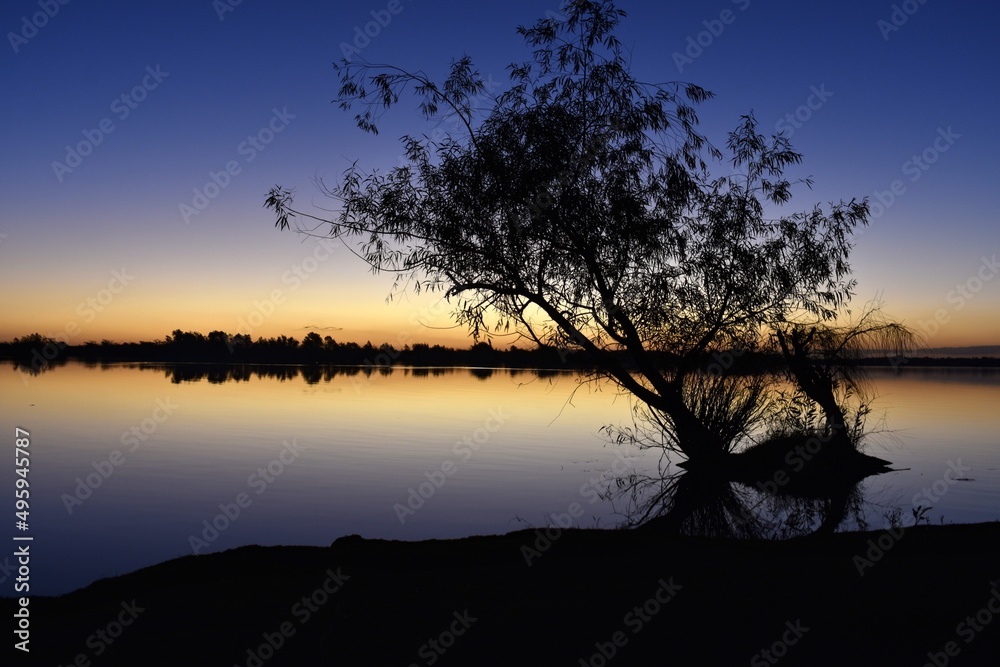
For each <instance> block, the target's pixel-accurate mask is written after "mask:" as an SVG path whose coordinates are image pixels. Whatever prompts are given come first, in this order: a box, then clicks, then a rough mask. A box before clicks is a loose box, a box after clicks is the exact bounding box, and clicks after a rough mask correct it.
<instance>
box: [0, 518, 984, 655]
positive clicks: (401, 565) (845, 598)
mask: <svg viewBox="0 0 1000 667" xmlns="http://www.w3.org/2000/svg"><path fill="white" fill-rule="evenodd" d="M544 535H545V531H544V530H541V531H536V530H525V531H519V532H515V533H510V534H507V535H502V536H490V537H470V538H465V539H459V540H427V541H422V542H390V541H383V540H368V539H362V538H360V537H357V536H352V537H345V538H341V539H339V540H337V541H336V542H334V544H333V545H332V546H331V547H259V546H248V547H242V548H239V549H232V550H230V551H226V552H222V553H216V554H209V555H202V556H187V557H183V558H178V559H175V560H172V561H168V562H165V563H161V564H159V565H155V566H152V567H148V568H144V569H142V570H138V571H136V572H133V573H130V574H126V575H122V576H118V577H114V578H111V579H104V580H101V581H98V582H96V583H94V584H92V585H90V586H88V587H86V588H83V589H80V590H77V591H74V592H72V593H69V594H67V595H63V596H60V597H56V598H39V597H36V598H32V599H31V602H30V606H29V609H30V610H31V632H32V634H31V643H30V647H31V653H30V659H29V660H26V659H25V658H29V656H26V655H24V654H23V653H21V652H20V651H14V653H15V654H16V655H15V658H17V662H16V663H15V664H32V665H35V664H38V665H42V664H44V665H71V664H77V665H82V666H83V667H86V666H87V665H94V666H95V667H96V666H98V665H100V666H104V665H222V666H225V667H229V666H231V665H239V666H241V667H262V666H264V665H267V666H268V667H270V666H272V665H301V666H305V665H501V664H510V665H557V664H558V665H571V666H579V665H593V666H595V667H598V666H601V665H608V666H617V665H651V664H657V665H660V664H667V665H747V664H749V665H773V664H781V665H916V666H918V667H919V666H920V665H925V664H930V665H936V666H937V667H940V666H941V665H944V664H954V665H996V664H1000V663H998V657H1000V557H998V553H1000V523H987V524H971V525H954V526H918V527H913V528H907V529H905V530H902V532H900V530H897V531H896V532H895V533H894V534H893V533H889V532H886V531H881V532H869V533H840V534H835V535H826V536H811V537H806V538H799V539H795V540H790V541H786V542H764V541H734V540H728V539H708V538H691V537H670V536H665V535H662V534H660V533H658V532H656V531H655V530H641V529H640V530H629V531H625V530H614V531H602V530H568V531H562V530H557V529H555V528H552V529H549V535H548V538H546V537H545V536H544ZM551 538H554V540H553V539H551ZM66 557H67V558H71V557H72V554H66ZM528 560H530V561H531V564H530V566H529V565H528V563H527V561H528ZM2 603H3V605H4V610H5V612H4V616H5V618H7V619H8V623H11V621H12V617H11V614H12V613H13V612H14V611H15V610H16V609H17V607H16V606H15V601H14V600H12V599H9V598H8V599H4V600H3V601H2ZM991 606H992V610H991V609H990V607H991ZM7 636H8V637H10V636H11V635H10V634H8V635H7ZM15 641H16V640H15ZM12 643H13V642H12ZM764 651H767V653H764ZM949 651H950V652H951V653H952V655H948V652H949ZM81 656H82V657H81ZM935 661H936V662H935ZM8 664H9V663H8Z"/></svg>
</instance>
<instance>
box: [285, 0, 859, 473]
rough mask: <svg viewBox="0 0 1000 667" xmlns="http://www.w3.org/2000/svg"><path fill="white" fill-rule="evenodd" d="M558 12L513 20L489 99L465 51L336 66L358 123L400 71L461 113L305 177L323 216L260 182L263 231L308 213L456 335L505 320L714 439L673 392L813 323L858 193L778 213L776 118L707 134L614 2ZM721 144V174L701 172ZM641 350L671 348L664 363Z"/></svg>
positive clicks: (786, 195) (692, 440) (847, 287)
mask: <svg viewBox="0 0 1000 667" xmlns="http://www.w3.org/2000/svg"><path fill="white" fill-rule="evenodd" d="M564 11H565V13H566V16H565V17H564V18H562V19H557V18H546V19H542V20H539V21H538V22H537V23H535V24H534V25H533V26H531V27H520V28H518V31H519V33H520V34H521V35H522V36H523V37H524V39H525V42H526V44H527V46H528V47H529V48H530V49H531V50H532V57H531V59H529V60H528V61H526V62H523V63H520V64H513V65H511V66H510V86H509V88H508V89H507V90H506V91H504V92H503V93H501V94H499V95H496V96H494V95H492V94H491V93H490V92H489V91H488V89H487V86H486V82H485V81H484V79H483V77H482V76H481V75H480V74H479V72H478V71H477V70H476V69H475V67H474V66H473V64H472V62H471V60H470V59H469V58H468V57H463V58H461V59H459V60H457V61H455V62H453V63H452V66H451V69H450V74H449V75H448V77H447V78H446V79H445V80H444V81H443V82H441V83H438V82H435V81H433V80H432V79H431V78H429V77H428V76H427V75H425V74H424V73H422V72H420V71H410V70H407V69H403V68H399V67H396V66H392V65H381V64H373V63H368V62H348V61H344V62H342V63H341V64H339V65H336V66H335V68H336V71H337V72H338V73H339V75H340V82H341V86H340V90H339V94H338V97H337V101H338V102H339V103H340V106H341V107H342V108H344V109H352V108H354V107H355V105H357V106H359V107H360V109H361V110H360V112H358V113H357V115H356V117H355V119H356V122H357V125H358V127H359V128H361V129H362V130H364V131H366V132H371V133H377V132H378V129H379V128H378V124H379V122H380V119H381V117H382V114H384V113H385V112H386V111H387V110H389V109H390V108H391V107H393V106H394V105H396V104H397V103H399V102H400V100H401V99H402V98H403V97H404V96H405V95H406V94H407V92H408V90H410V89H412V90H411V91H410V92H412V93H413V94H414V95H415V96H416V98H417V100H418V108H419V110H420V112H421V113H422V114H423V115H424V116H425V117H426V118H427V119H429V120H434V119H440V117H441V116H442V114H443V115H445V116H447V117H450V118H451V119H453V120H454V121H455V123H456V126H457V127H460V128H462V131H461V132H456V133H454V134H451V135H449V136H446V137H445V138H443V139H441V140H433V139H431V138H428V137H426V136H405V137H404V138H403V139H402V142H403V146H404V148H405V154H406V164H405V165H403V166H398V167H395V168H392V169H389V170H388V171H384V172H383V171H371V172H368V171H364V170H362V169H361V168H360V167H358V165H357V164H356V163H355V164H354V165H353V166H351V168H349V169H348V170H347V171H346V172H345V174H344V175H343V178H342V180H341V181H340V182H339V183H337V184H335V185H333V186H324V187H325V191H326V194H328V195H329V196H331V197H332V198H334V199H335V200H336V201H337V202H338V204H339V206H338V209H337V210H336V214H335V215H334V216H333V217H332V218H328V217H324V216H317V215H314V214H312V213H309V212H304V211H300V210H298V209H296V208H295V204H294V199H293V192H292V191H291V190H288V189H285V188H282V187H280V186H279V187H275V188H274V189H273V190H272V191H271V192H270V193H269V196H268V198H267V200H266V204H265V205H266V206H267V207H269V208H270V209H271V210H272V211H273V212H274V213H275V215H276V226H278V227H280V228H282V229H284V228H288V227H291V226H292V225H293V224H294V225H295V227H296V229H298V230H299V231H300V232H304V233H313V230H315V229H316V223H317V222H320V223H322V224H324V225H328V227H327V228H325V229H324V230H323V233H324V234H325V233H329V234H330V235H332V236H335V237H341V238H343V239H345V240H348V241H353V242H354V245H353V248H354V249H355V252H356V253H357V254H358V255H359V257H360V258H361V259H363V260H364V261H365V262H366V263H367V264H368V265H369V266H370V267H371V268H372V270H374V271H376V272H380V271H387V272H391V273H393V274H395V275H396V276H397V285H402V286H404V288H405V287H410V288H412V289H414V290H416V291H423V290H441V291H443V292H444V295H445V296H446V297H448V298H449V299H450V300H452V301H453V302H454V303H455V317H456V319H457V322H459V323H460V324H463V325H466V326H467V327H468V328H469V330H470V332H471V333H472V334H473V336H475V337H477V338H478V337H479V336H484V335H485V336H490V335H493V334H496V333H503V332H515V333H517V334H519V335H520V336H523V337H525V338H528V339H530V340H532V341H534V342H535V343H536V344H538V345H540V346H556V347H561V348H572V349H583V350H586V351H588V352H589V353H590V354H592V355H594V356H595V357H596V358H599V359H603V361H604V367H605V370H606V371H607V373H608V374H609V375H610V376H611V377H613V378H614V379H615V380H616V381H617V382H618V383H619V384H620V385H621V386H622V387H624V388H625V389H627V390H628V391H630V392H632V393H633V394H634V395H635V396H636V397H637V398H639V399H640V400H641V401H643V402H644V403H645V404H647V405H648V406H649V407H650V408H652V409H654V410H657V411H661V412H663V413H665V414H666V415H667V416H668V417H669V421H670V423H671V425H672V427H673V428H675V429H676V431H677V433H678V440H679V442H681V443H682V444H681V445H680V446H679V448H680V449H681V450H682V451H684V453H685V454H686V455H688V456H703V455H704V456H710V455H716V454H720V453H723V452H725V451H728V450H729V449H730V448H731V442H727V437H721V436H720V434H719V433H718V432H716V429H713V428H711V427H710V425H708V424H706V420H707V421H711V419H708V417H707V416H706V415H710V414H714V415H716V416H718V414H719V413H718V410H717V409H716V408H715V407H711V406H708V405H707V404H703V405H697V404H693V403H692V399H691V398H690V397H691V387H692V386H695V385H697V382H699V381H700V380H697V379H695V378H694V374H695V373H696V372H697V367H698V363H699V360H700V359H702V358H703V357H704V355H705V354H706V353H709V352H712V351H714V350H722V349H732V348H735V347H739V348H741V349H756V348H758V347H759V346H760V344H761V341H763V340H765V339H766V337H767V336H766V333H767V332H768V331H773V330H776V329H778V328H780V327H781V326H784V325H789V324H792V323H794V324H795V325H796V326H805V325H810V324H811V325H814V326H822V325H823V324H824V323H829V322H831V321H832V320H833V319H834V318H835V317H836V316H837V314H838V312H840V311H841V310H842V309H843V308H844V306H845V305H846V304H847V303H848V301H849V299H850V297H851V296H852V293H853V289H854V282H853V281H852V280H851V278H850V267H849V263H848V258H849V253H850V249H851V242H850V237H851V232H852V230H854V228H855V227H857V226H858V225H861V224H865V222H866V220H867V216H868V205H867V202H866V201H864V200H861V201H858V200H855V199H851V200H849V201H841V202H839V203H834V204H832V205H831V206H830V207H829V209H828V210H824V209H823V208H821V207H820V206H814V207H812V208H810V209H808V210H805V211H797V212H791V213H782V211H784V210H785V208H786V206H787V205H788V203H789V201H790V199H791V196H792V189H793V186H794V185H795V184H796V183H795V182H793V181H790V180H789V179H788V178H786V176H785V171H786V169H787V168H788V167H791V166H793V165H797V164H799V163H800V161H801V155H800V154H799V153H797V152H795V151H794V150H793V149H792V147H791V146H790V144H789V142H788V140H787V139H786V138H785V137H784V136H780V135H779V136H771V137H766V136H764V135H763V134H761V133H760V132H759V131H758V127H757V122H756V120H755V118H754V116H753V114H752V113H748V114H746V115H744V116H742V117H741V120H740V123H739V124H738V125H737V127H736V128H735V129H734V130H733V131H732V132H730V133H729V136H728V141H727V142H726V145H725V149H726V150H725V151H723V150H720V149H718V148H716V147H715V146H713V145H712V144H711V143H710V142H709V141H708V139H707V138H706V137H705V136H703V135H702V134H701V133H700V132H699V131H698V118H697V114H696V111H695V106H696V105H699V104H701V103H703V102H705V101H707V100H709V99H710V98H711V97H712V93H710V92H709V91H707V90H704V89H703V88H701V87H699V86H696V85H693V84H691V83H685V82H673V83H646V82H643V81H640V80H638V79H637V78H636V77H635V76H634V75H633V74H632V73H631V69H630V67H629V63H628V61H627V60H626V58H625V55H624V53H623V51H622V46H621V44H620V42H619V41H618V39H617V38H616V37H615V34H614V32H615V28H616V27H617V25H618V23H619V21H620V20H621V18H622V17H624V16H625V13H624V12H623V11H622V10H620V9H618V8H616V7H615V6H614V4H613V3H611V2H607V1H589V0H575V1H574V2H571V3H569V4H568V5H567V6H566V8H565V10H564ZM484 100H485V102H486V104H485V105H484ZM724 155H728V162H729V168H728V169H727V170H728V171H730V172H731V173H729V174H728V175H725V176H721V177H713V176H712V175H711V169H710V168H711V167H713V166H718V165H720V164H724V160H723V157H724ZM802 184H804V185H808V184H809V183H808V180H806V181H803V182H802ZM623 350H624V351H626V352H627V355H626V357H625V358H626V361H622V355H621V354H620V352H621V351H623ZM654 353H666V354H668V355H670V356H672V357H673V358H674V359H676V361H677V363H676V364H674V365H671V367H670V368H663V365H662V364H658V363H655V362H654V359H653V354H654ZM692 383H694V385H693V384H692ZM742 409H743V410H745V411H746V412H747V414H755V411H754V409H753V406H744V408H742ZM685 443H686V444H685Z"/></svg>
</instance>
